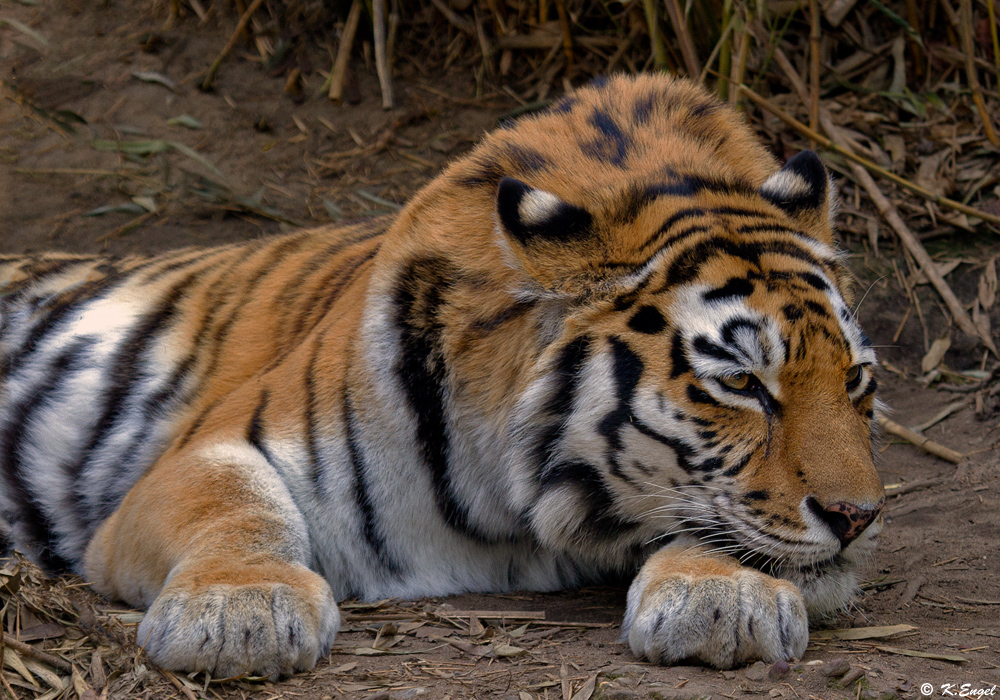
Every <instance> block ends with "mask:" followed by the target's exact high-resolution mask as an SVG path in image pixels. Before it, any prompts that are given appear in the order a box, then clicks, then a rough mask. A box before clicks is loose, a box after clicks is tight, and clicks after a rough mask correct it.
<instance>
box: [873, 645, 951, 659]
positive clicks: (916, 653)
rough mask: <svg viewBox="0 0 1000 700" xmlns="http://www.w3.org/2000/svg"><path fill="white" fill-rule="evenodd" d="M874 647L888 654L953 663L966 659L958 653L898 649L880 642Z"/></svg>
mask: <svg viewBox="0 0 1000 700" xmlns="http://www.w3.org/2000/svg"><path fill="white" fill-rule="evenodd" d="M875 648H876V649H878V650H879V651H886V652H889V653H890V654H900V655H902V656H915V657H917V658H920V659H936V660H938V661H953V662H955V663H964V662H966V661H968V659H967V658H965V657H964V656H959V655H958V654H929V653H927V652H926V651H914V650H913V649H900V648H899V647H889V646H882V645H880V644H877V645H875Z"/></svg>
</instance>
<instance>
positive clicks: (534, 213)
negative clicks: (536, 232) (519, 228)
mask: <svg viewBox="0 0 1000 700" xmlns="http://www.w3.org/2000/svg"><path fill="white" fill-rule="evenodd" d="M559 204H560V201H559V198H558V197H556V196H555V195H554V194H552V193H551V192H546V191H545V190H529V191H528V192H526V193H525V195H524V196H523V197H521V202H520V203H519V204H518V206H517V215H518V216H519V217H520V219H521V222H522V223H524V224H525V225H526V226H535V225H538V224H541V223H543V222H545V221H547V220H548V219H551V218H552V216H553V215H554V214H555V213H556V211H557V210H558V209H559Z"/></svg>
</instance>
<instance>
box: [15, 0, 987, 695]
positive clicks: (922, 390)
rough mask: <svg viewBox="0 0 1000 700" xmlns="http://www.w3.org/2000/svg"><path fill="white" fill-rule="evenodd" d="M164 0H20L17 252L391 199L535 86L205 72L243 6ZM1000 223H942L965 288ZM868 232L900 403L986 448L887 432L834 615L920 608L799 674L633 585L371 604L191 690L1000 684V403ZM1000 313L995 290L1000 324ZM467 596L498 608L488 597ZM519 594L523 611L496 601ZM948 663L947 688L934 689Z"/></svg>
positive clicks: (878, 335)
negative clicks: (733, 649) (951, 375)
mask: <svg viewBox="0 0 1000 700" xmlns="http://www.w3.org/2000/svg"><path fill="white" fill-rule="evenodd" d="M163 5H164V6H165V5H166V3H164V4H163ZM164 6H160V5H157V4H154V3H152V2H149V1H148V0H119V1H118V2H111V3H87V2H84V1H83V0H67V1H66V2H64V3H61V4H60V5H59V8H58V9H56V6H55V4H54V3H50V2H46V1H45V0H42V2H41V3H39V4H37V5H35V4H21V3H17V2H11V1H10V0H0V78H2V80H3V81H4V82H3V87H2V89H3V96H2V98H0V252H29V251H40V250H46V249H60V250H71V251H102V252H109V253H124V252H140V253H148V252H153V251H158V250H163V249H166V248H171V247H177V246H182V245H208V244H213V243H219V242H226V241H235V240H244V239H248V238H251V237H257V236H264V235H270V234H274V233H277V232H279V231H281V230H284V229H287V228H289V227H291V226H295V225H296V224H301V225H309V224H315V223H319V222H327V221H329V220H331V219H334V220H336V219H339V218H349V217H358V216H373V215H379V214H385V213H387V212H391V211H392V210H393V208H394V206H395V205H394V203H401V202H404V201H405V200H406V199H407V198H408V197H409V196H410V195H412V193H413V192H414V191H415V190H416V188H418V187H419V186H420V185H421V184H423V183H424V182H426V181H427V180H428V179H430V178H431V177H433V176H434V174H435V173H436V172H437V171H438V170H439V168H440V167H441V166H442V164H444V163H445V162H447V161H448V160H449V159H450V158H453V157H454V156H456V155H458V154H460V153H462V152H463V151H465V150H466V149H467V148H469V146H471V145H472V144H473V143H474V142H475V141H476V140H477V139H478V138H479V137H480V136H481V135H482V134H483V133H484V131H486V130H488V129H490V128H492V126H493V125H494V124H495V123H496V120H497V119H498V118H499V117H501V116H502V115H504V114H505V113H507V112H509V111H511V110H513V109H514V108H516V107H517V106H518V105H517V103H516V102H514V101H513V100H511V99H510V98H508V97H506V96H505V95H503V94H502V93H500V94H496V95H487V96H485V97H484V98H479V99H470V98H469V95H471V94H472V89H473V85H474V83H473V81H472V80H471V78H470V77H469V76H468V75H466V74H463V73H461V72H460V71H455V72H453V73H451V74H448V75H444V76H425V75H423V74H422V73H421V72H420V71H419V70H417V69H416V68H414V67H412V66H407V65H405V64H404V63H400V65H399V66H397V76H396V80H395V84H396V95H397V103H398V105H399V106H398V107H397V108H395V109H394V110H391V111H383V110H382V109H381V106H380V98H379V94H378V88H377V82H376V81H375V79H374V70H373V68H371V67H370V66H366V65H365V63H364V62H363V61H362V60H361V59H360V58H359V59H358V60H356V61H355V64H354V72H355V84H356V86H357V89H358V93H359V95H360V102H359V103H358V104H354V105H351V104H346V105H343V106H337V105H333V104H331V103H330V102H328V101H327V100H326V99H325V98H321V97H317V93H318V92H319V90H320V86H321V84H322V82H323V79H324V78H323V75H322V74H320V73H319V72H318V71H313V72H312V73H311V74H308V75H306V77H305V86H304V90H303V93H302V96H301V97H300V98H298V99H293V97H290V96H289V95H287V94H285V92H284V90H283V85H284V82H285V77H284V76H281V75H278V76H272V75H270V74H269V73H268V72H266V71H265V70H264V69H263V68H262V66H261V61H260V59H259V57H258V56H257V55H256V54H255V53H251V52H250V50H249V49H248V48H245V47H243V46H239V45H238V46H237V49H236V50H235V51H234V53H233V55H232V56H230V58H229V60H228V61H227V62H226V63H225V64H224V65H223V67H222V70H221V72H220V75H219V79H218V82H217V85H216V89H215V90H214V91H213V92H210V93H203V92H201V91H199V90H198V89H197V88H196V84H197V82H198V80H197V78H198V74H199V73H200V72H201V71H203V70H204V69H205V67H206V66H207V65H208V64H209V63H210V61H211V60H212V58H213V57H214V56H215V55H216V53H217V52H218V51H219V49H220V48H221V46H223V45H224V44H225V42H226V40H227V39H228V33H229V31H231V30H230V29H229V27H231V26H232V18H231V17H228V18H223V19H224V20H225V21H223V22H221V25H222V26H216V24H220V23H218V22H216V21H215V20H212V19H210V21H209V22H208V23H206V24H199V23H198V20H197V18H193V17H192V18H188V19H186V20H184V21H183V22H182V23H180V24H179V25H178V26H177V27H176V28H173V29H164V28H163V26H164V19H165V9H164ZM4 20H14V22H9V21H7V22H5V21H4ZM26 30H27V31H26ZM312 51H313V53H312V54H311V55H310V60H311V62H312V64H313V65H314V66H328V65H329V63H330V59H329V56H327V55H325V54H324V53H322V52H321V51H320V50H319V49H312ZM164 79H165V80H164ZM164 83H168V84H164ZM303 98H304V99H303ZM178 118H180V119H178ZM185 124H187V125H188V126H185ZM196 126H197V128H192V127H196ZM173 144H180V147H178V146H175V145H173ZM988 235H989V234H985V233H984V234H980V235H979V236H978V237H977V236H968V235H967V236H964V237H962V236H957V235H956V236H950V237H945V238H936V239H935V240H934V241H933V245H934V248H933V249H932V251H931V252H933V253H937V254H939V255H941V256H943V257H950V258H961V259H963V260H964V261H966V262H965V263H964V264H961V265H959V267H958V268H957V269H956V270H954V271H953V272H951V273H950V274H949V276H948V280H949V282H951V283H952V285H953V286H954V288H955V289H956V292H958V294H959V296H960V297H961V298H962V299H964V300H971V299H972V298H973V297H974V296H975V293H976V284H977V281H978V279H979V275H980V273H981V271H982V264H981V262H982V261H983V260H986V259H988V258H990V257H991V256H993V255H996V254H997V253H998V252H1000V245H998V241H997V239H995V238H991V239H987V238H986V236H988ZM845 244H846V245H848V246H849V247H850V249H851V250H852V251H853V252H852V254H851V259H850V262H851V266H852V268H853V269H854V270H855V272H856V274H857V275H858V277H859V278H860V280H861V287H862V291H863V290H864V288H868V287H869V285H870V288H869V291H868V292H867V293H866V296H865V299H864V301H863V302H862V303H861V305H860V309H859V313H860V315H861V317H862V318H863V320H864V325H865V326H866V328H867V329H868V331H869V335H871V336H872V337H873V338H874V340H875V343H876V345H878V346H879V347H880V356H881V359H882V360H883V363H884V366H885V367H886V368H887V369H886V370H885V371H883V372H882V373H881V384H882V387H883V389H882V391H881V396H882V398H883V399H884V400H885V401H886V402H887V403H888V405H889V406H890V407H891V409H892V411H893V413H892V416H893V418H894V420H896V421H897V422H899V423H901V424H903V425H918V424H921V423H922V422H924V421H926V420H927V419H929V418H931V417H933V416H935V414H937V413H938V412H939V411H940V410H941V409H942V408H944V407H946V406H949V405H951V404H953V403H954V402H956V401H958V400H963V399H965V400H967V402H966V405H965V406H964V407H963V408H961V409H960V410H958V411H957V412H955V413H953V414H952V415H950V416H949V417H947V418H946V419H944V420H942V421H940V422H938V423H937V424H936V425H934V426H933V427H931V428H929V429H927V431H926V435H927V436H928V437H930V438H931V439H933V440H936V441H938V442H940V443H943V444H945V445H947V446H949V447H951V448H953V449H956V450H958V451H961V452H964V453H968V455H969V456H968V459H967V460H966V461H965V462H963V463H962V464H960V465H958V466H957V467H956V466H954V465H952V464H949V463H947V462H944V461H941V460H939V459H937V458H934V457H931V456H929V455H926V454H924V453H922V452H920V451H919V450H917V449H916V448H914V447H912V446H910V445H906V444H895V443H893V442H892V441H887V442H886V446H885V448H884V450H883V452H882V454H881V463H880V471H881V474H882V477H883V480H884V482H885V484H886V485H887V486H888V487H889V488H888V493H889V494H890V495H889V499H888V506H887V508H886V521H887V526H886V528H885V535H884V537H883V538H882V544H881V549H880V551H879V553H878V555H877V556H876V558H875V560H874V561H873V563H872V565H871V568H870V570H869V571H868V573H867V582H866V584H865V586H864V588H865V591H864V595H863V596H862V597H861V598H860V599H859V600H858V602H857V605H856V607H855V609H854V610H853V611H852V612H851V614H850V615H844V616H842V617H840V618H837V619H835V620H831V621H830V623H829V625H828V626H829V627H831V628H853V627H872V626H889V625H909V626H912V629H909V630H905V631H901V632H897V634H896V635H894V636H892V637H889V638H873V639H863V640H853V641H851V640H838V639H834V638H830V635H829V634H827V635H826V636H824V635H823V633H822V632H817V634H816V635H815V636H814V639H813V642H812V644H811V645H810V647H809V650H808V652H807V653H806V656H805V658H804V659H803V660H802V662H801V663H800V664H797V665H795V666H794V667H793V668H792V669H791V670H790V671H789V672H788V673H787V674H785V675H782V673H781V669H777V668H776V669H768V668H766V667H763V668H762V667H761V666H759V665H758V666H753V667H750V668H747V669H742V670H737V671H733V672H719V671H715V670H711V669H706V668H701V667H677V668H658V667H651V666H649V665H647V664H644V663H641V662H638V661H637V660H636V659H635V658H634V657H633V656H632V654H631V652H629V651H628V648H627V646H626V645H623V644H622V643H620V642H619V641H618V636H619V633H620V627H619V625H620V620H621V617H622V613H623V610H624V594H625V591H624V590H617V589H595V590H586V591H576V592H567V593H560V594H553V595H533V594H527V593H526V594H524V595H505V596H499V595H497V596H471V595H468V596H459V597H456V598H451V599H447V600H420V601H412V602H401V601H387V602H385V603H383V604H381V605H379V606H359V605H355V606H351V605H350V604H349V605H348V606H346V607H345V619H344V629H343V632H342V634H341V635H340V637H339V638H338V640H337V644H336V647H335V649H334V651H333V653H332V654H331V655H330V658H329V660H328V661H323V662H321V664H320V666H319V667H318V668H317V669H316V670H315V671H314V672H312V673H309V674H303V675H301V676H298V677H295V678H292V679H290V680H288V681H285V682H283V683H280V684H273V685H272V684H253V683H235V684H234V683H229V684H223V685H212V686H210V687H209V688H208V690H207V691H205V690H202V689H201V688H200V685H197V684H200V683H201V678H200V677H199V678H196V679H195V681H194V682H193V683H188V681H187V679H182V680H183V681H184V682H185V683H188V685H191V686H193V687H195V688H197V689H196V690H192V689H191V688H189V687H188V685H184V688H185V693H184V694H185V695H186V696H187V697H189V698H193V697H195V696H198V697H206V698H212V697H232V698H236V697H242V698H245V697H253V698H260V699H262V700H263V699H264V698H267V699H268V700H273V699H274V698H279V697H287V698H303V699H313V698H315V699H319V698H340V697H348V698H372V699H384V698H407V697H417V696H421V695H422V696H425V697H429V698H442V699H445V698H452V699H455V700H457V699H458V698H475V699H480V698H482V699H485V698H516V699H517V700H528V699H529V698H531V699H533V698H553V699H555V698H565V699H566V700H570V698H571V697H576V698H578V699H579V700H587V698H589V697H591V696H592V697H595V698H606V699H608V700H611V699H614V698H620V699H625V698H638V697H645V698H694V697H701V696H708V695H712V696H724V697H730V698H731V697H738V696H745V695H760V694H765V693H766V694H767V695H768V696H769V697H771V698H787V699H791V698H795V699H796V700H805V699H806V698H811V699H813V700H816V699H823V700H827V699H831V698H841V697H844V698H846V697H851V698H856V699H860V698H867V699H868V700H874V699H875V698H888V697H891V696H898V697H901V698H917V697H921V696H922V695H928V694H933V695H936V696H948V695H949V693H953V694H954V695H959V694H960V693H961V690H960V688H959V686H961V684H963V683H968V684H969V687H968V690H967V692H966V694H969V693H970V692H971V693H973V694H975V693H976V691H979V693H980V694H982V693H983V692H987V693H988V692H990V689H991V688H994V690H993V691H992V693H993V694H994V695H995V694H997V691H996V690H995V685H997V684H1000V668H998V666H1000V575H998V574H1000V515H998V494H1000V470H998V455H1000V452H998V450H997V446H998V443H1000V430H997V428H998V427H1000V424H998V417H997V415H996V414H995V413H992V414H991V413H990V410H989V407H987V410H986V420H980V419H978V418H977V416H976V414H975V412H974V410H973V409H972V406H971V404H970V403H969V401H968V400H969V397H970V395H969V394H962V393H951V392H948V391H943V390H937V389H934V388H927V387H926V386H925V385H924V384H923V383H921V382H920V381H919V376H920V359H921V357H922V356H923V355H924V351H925V347H924V339H923V330H922V328H921V325H920V324H919V323H918V319H917V317H916V314H912V313H909V312H908V311H907V307H908V303H909V302H908V300H907V296H906V294H905V292H904V291H903V290H902V288H901V285H900V284H899V283H898V277H895V276H893V271H892V259H893V256H894V255H895V254H896V253H894V252H893V249H892V246H891V244H889V243H883V251H882V253H883V256H884V257H877V256H876V255H875V254H874V253H873V252H871V251H869V250H867V248H866V247H864V246H863V245H862V243H861V241H860V240H847V241H845ZM928 246H929V248H930V247H931V244H930V243H929V244H928ZM897 252H898V251H897ZM918 293H919V294H920V295H921V299H922V300H923V308H924V310H925V314H924V315H925V322H926V325H927V327H928V329H929V332H930V338H931V339H933V338H934V337H936V336H937V335H939V334H941V333H942V332H944V331H945V330H946V326H945V322H944V317H943V315H942V313H941V312H940V311H939V305H938V304H937V303H936V302H935V300H934V296H933V294H932V292H931V291H930V290H929V289H928V288H927V287H926V286H924V287H918ZM904 314H907V315H908V316H907V318H906V320H905V323H903V330H902V331H901V333H900V335H899V338H898V340H897V341H896V342H893V336H894V334H895V332H896V329H897V327H898V326H899V325H900V322H901V321H902V320H903V317H904ZM998 322H1000V318H997V317H996V311H994V318H993V326H994V328H995V327H997V324H998ZM954 333H955V334H956V335H955V342H954V343H953V345H952V348H951V350H950V351H949V353H948V355H947V356H946V359H945V362H946V365H947V366H948V367H950V368H952V369H954V370H961V369H969V368H979V367H980V366H981V365H982V363H983V361H984V360H983V356H982V351H981V349H980V350H976V349H975V347H974V345H973V344H972V343H971V342H969V341H967V340H964V339H962V338H961V337H959V336H958V335H957V331H955V332H954ZM985 366H986V368H987V369H989V368H990V367H992V366H993V361H992V360H990V361H988V362H987V363H986V365H985ZM462 611H481V612H480V614H478V615H477V616H475V618H474V619H473V618H470V616H469V614H468V613H467V612H466V614H464V615H462V614H457V613H461V612H462ZM497 611H508V617H506V618H499V617H491V616H490V615H491V613H496V612H497ZM541 618H544V619H541ZM376 636H377V639H376ZM376 647H378V648H376ZM915 653H925V654H930V655H932V656H937V657H941V656H942V655H950V656H955V657H961V659H963V660H962V661H949V660H944V659H942V658H922V657H919V656H915V655H914V654H915ZM838 660H843V661H842V662H841V661H838ZM831 664H833V666H831ZM842 664H849V667H850V668H849V670H848V669H846V668H845V667H843V665H842ZM838 665H839V666H840V667H839V669H838V668H837V666H838ZM769 672H770V675H769ZM845 673H846V674H847V675H846V678H845V677H844V676H845ZM858 674H861V675H858ZM858 679H860V680H858ZM925 683H930V684H931V685H932V686H933V688H932V689H930V692H924V690H922V689H921V685H922V684H925ZM945 684H956V686H955V687H954V688H949V687H948V686H946V685H945ZM166 687H168V688H169V686H166ZM21 692H25V693H27V695H26V696H27V697H31V695H30V693H28V692H27V691H21ZM68 692H69V691H67V693H68ZM170 692H171V693H173V692H174V691H173V690H172V689H171V691H170ZM174 694H175V696H179V693H174ZM112 697H113V695H112Z"/></svg>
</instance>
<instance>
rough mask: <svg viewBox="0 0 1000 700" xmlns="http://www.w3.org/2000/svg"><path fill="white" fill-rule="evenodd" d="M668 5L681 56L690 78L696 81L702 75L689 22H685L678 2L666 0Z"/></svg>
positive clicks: (676, 0)
mask: <svg viewBox="0 0 1000 700" xmlns="http://www.w3.org/2000/svg"><path fill="white" fill-rule="evenodd" d="M666 5H667V13H668V14H669V15H670V23H671V24H672V25H673V27H674V33H675V34H676V35H677V42H678V43H679V44H680V47H681V55H682V56H683V57H684V67H685V69H686V70H687V74H688V76H689V77H691V78H692V79H693V80H696V79H697V78H698V76H699V75H701V67H700V66H699V65H698V53H697V51H695V48H694V42H692V41H691V35H690V33H689V32H688V26H687V22H685V21H684V11H683V9H682V8H681V6H680V3H679V2H678V0H666Z"/></svg>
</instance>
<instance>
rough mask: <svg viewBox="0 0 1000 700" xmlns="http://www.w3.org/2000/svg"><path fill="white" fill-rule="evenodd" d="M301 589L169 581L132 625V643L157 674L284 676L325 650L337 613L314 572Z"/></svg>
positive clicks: (282, 585) (281, 585) (308, 664)
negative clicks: (134, 638)
mask: <svg viewBox="0 0 1000 700" xmlns="http://www.w3.org/2000/svg"><path fill="white" fill-rule="evenodd" d="M309 573H310V574H311V575H312V576H314V577H315V579H318V580H314V581H312V582H311V583H313V585H311V586H308V587H303V586H296V585H292V584H288V583H272V582H263V583H247V584H231V583H216V584H209V585H206V586H202V587H196V588H195V587H190V586H183V585H175V584H174V583H171V584H170V585H168V586H167V588H165V589H164V591H163V592H162V593H161V594H160V595H159V596H158V597H157V598H156V600H155V601H154V602H153V605H152V606H151V607H150V608H149V611H148V612H147V613H146V616H145V618H144V619H143V621H142V623H141V624H140V625H139V630H138V642H139V645H140V646H142V647H143V648H144V649H145V650H146V652H147V653H148V654H149V655H150V657H151V658H152V660H153V661H154V662H155V663H156V664H158V665H160V666H163V667H165V668H170V669H176V670H184V671H207V672H209V673H210V674H212V675H213V676H215V677H217V678H229V677H233V676H239V675H243V674H246V675H253V676H271V677H275V678H278V677H284V676H288V675H290V674H292V673H293V672H295V671H304V670H308V669H310V668H312V667H313V666H315V665H316V661H317V660H318V659H319V657H320V655H325V654H327V653H328V652H329V650H330V647H331V646H332V644H333V640H334V638H335V637H336V634H337V631H338V630H339V628H340V613H339V612H338V610H337V604H336V602H335V601H334V599H333V593H332V592H331V591H330V588H329V586H328V585H327V584H326V582H325V581H323V580H322V579H321V578H320V577H319V576H317V575H316V574H312V573H311V572H309Z"/></svg>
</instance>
